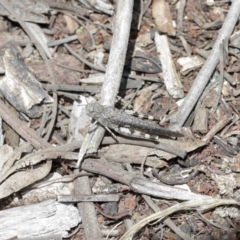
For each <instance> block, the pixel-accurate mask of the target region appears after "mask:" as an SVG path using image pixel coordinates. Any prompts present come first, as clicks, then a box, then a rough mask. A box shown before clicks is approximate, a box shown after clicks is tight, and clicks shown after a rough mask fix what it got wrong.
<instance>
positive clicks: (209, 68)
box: [172, 0, 240, 129]
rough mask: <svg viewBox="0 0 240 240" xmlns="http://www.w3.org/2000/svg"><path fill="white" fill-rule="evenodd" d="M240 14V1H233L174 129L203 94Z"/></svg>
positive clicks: (176, 118)
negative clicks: (222, 43)
mask: <svg viewBox="0 0 240 240" xmlns="http://www.w3.org/2000/svg"><path fill="white" fill-rule="evenodd" d="M239 14H240V1H238V0H235V1H232V5H231V7H230V9H229V11H228V14H227V16H226V19H225V21H224V24H223V26H222V28H221V30H220V31H219V35H218V38H217V40H216V42H215V44H214V47H213V49H212V51H211V54H210V55H209V57H208V59H207V60H206V62H205V63H204V65H203V67H202V69H201V70H200V72H199V73H198V75H197V77H196V79H195V81H194V84H193V85H192V87H191V89H190V91H189V92H188V94H187V96H186V98H185V100H184V102H183V104H182V106H181V108H180V109H179V110H178V112H177V114H176V115H175V116H174V117H173V118H172V123H173V126H172V129H178V128H179V127H181V126H183V124H184V123H185V121H186V119H187V118H188V116H189V114H190V113H191V111H192V110H193V108H194V106H195V105H196V103H197V101H198V99H199V97H200V96H201V94H202V92H203V90H204V88H205V86H206V85H207V83H208V81H209V79H210V77H211V75H212V73H213V71H214V70H215V68H216V66H217V63H218V61H219V54H220V48H219V46H220V44H221V42H222V41H223V40H224V39H225V38H229V37H230V35H231V33H232V31H233V29H234V26H235V24H236V22H237V21H238V18H239Z"/></svg>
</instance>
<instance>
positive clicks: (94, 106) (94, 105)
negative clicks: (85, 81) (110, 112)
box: [86, 102, 103, 120]
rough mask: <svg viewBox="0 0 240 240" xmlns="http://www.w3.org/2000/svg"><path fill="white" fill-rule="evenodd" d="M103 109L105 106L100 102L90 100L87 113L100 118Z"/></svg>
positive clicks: (94, 117)
mask: <svg viewBox="0 0 240 240" xmlns="http://www.w3.org/2000/svg"><path fill="white" fill-rule="evenodd" d="M102 111H103V106H102V105H100V104H99V103H98V102H90V103H88V104H87V106H86V112H87V115H88V116H89V117H91V118H93V119H95V120H96V119H98V117H99V115H101V113H102Z"/></svg>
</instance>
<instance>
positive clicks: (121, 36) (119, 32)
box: [77, 0, 133, 167]
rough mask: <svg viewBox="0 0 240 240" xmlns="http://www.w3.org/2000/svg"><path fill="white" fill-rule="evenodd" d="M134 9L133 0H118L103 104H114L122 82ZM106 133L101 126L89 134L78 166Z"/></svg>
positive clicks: (80, 153) (103, 89)
mask: <svg viewBox="0 0 240 240" xmlns="http://www.w3.org/2000/svg"><path fill="white" fill-rule="evenodd" d="M132 9H133V1H132V0H129V1H124V0H121V1H118V5H117V13H116V18H115V23H114V33H113V39H112V45H111V51H110V55H109V60H108V65H107V68H106V74H105V78H104V81H103V86H102V90H101V100H100V101H101V104H103V105H106V106H113V105H114V103H115V97H116V96H117V93H118V89H119V86H120V83H121V79H122V73H123V66H124V62H125V58H126V51H127V46H128V40H129V33H130V26H131V21H132ZM104 133H105V130H104V129H103V128H102V127H100V126H99V127H98V128H97V129H96V131H95V132H93V133H91V134H90V133H88V134H87V136H86V138H85V140H84V142H83V145H82V147H81V149H80V152H79V158H78V163H77V167H79V166H80V164H81V161H82V158H83V156H84V155H85V153H86V152H88V153H92V152H96V151H97V149H98V147H99V145H100V143H101V141H102V138H103V136H104Z"/></svg>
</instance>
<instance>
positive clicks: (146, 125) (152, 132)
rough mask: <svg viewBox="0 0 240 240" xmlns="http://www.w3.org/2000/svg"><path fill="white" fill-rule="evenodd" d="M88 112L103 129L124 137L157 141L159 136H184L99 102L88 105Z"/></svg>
mask: <svg viewBox="0 0 240 240" xmlns="http://www.w3.org/2000/svg"><path fill="white" fill-rule="evenodd" d="M86 111H87V114H88V116H89V117H91V118H93V119H94V120H95V121H97V122H98V123H99V124H101V125H102V126H103V127H105V128H106V129H108V128H109V129H113V130H114V131H116V132H118V133H120V134H122V135H127V136H132V137H137V138H145V139H146V138H147V139H151V140H157V139H158V136H166V137H179V136H182V134H181V133H179V132H174V131H171V130H169V129H166V128H163V127H160V126H159V125H156V124H153V123H150V122H148V121H144V120H142V119H139V118H136V117H133V116H131V115H129V114H127V113H125V112H123V111H121V110H118V109H116V108H114V107H111V106H103V105H101V104H99V103H98V102H91V103H88V104H87V106H86ZM145 116H146V115H145ZM119 129H120V130H119ZM126 129H128V130H126Z"/></svg>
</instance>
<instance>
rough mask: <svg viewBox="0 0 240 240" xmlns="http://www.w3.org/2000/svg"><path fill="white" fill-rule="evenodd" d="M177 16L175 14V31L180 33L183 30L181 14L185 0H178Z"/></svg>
mask: <svg viewBox="0 0 240 240" xmlns="http://www.w3.org/2000/svg"><path fill="white" fill-rule="evenodd" d="M179 3H180V4H179V8H178V16H177V32H178V34H181V33H182V32H183V14H184V9H185V6H186V0H181V1H180V2H179Z"/></svg>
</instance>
